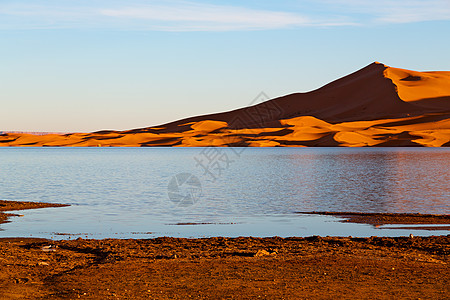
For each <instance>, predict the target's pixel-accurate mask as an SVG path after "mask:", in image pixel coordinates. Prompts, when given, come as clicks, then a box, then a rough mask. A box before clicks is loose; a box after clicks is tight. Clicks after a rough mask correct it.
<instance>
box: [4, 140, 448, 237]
mask: <svg viewBox="0 0 450 300" xmlns="http://www.w3.org/2000/svg"><path fill="white" fill-rule="evenodd" d="M449 170H450V149H445V148H438V149H431V148H427V149H421V148H233V149H231V148H226V149H224V148H0V199H4V200H19V201H43V202H54V203H67V204H71V205H72V206H70V207H67V208H49V209H39V210H29V211H22V212H20V213H21V214H23V215H25V216H24V217H23V218H13V219H12V221H13V222H12V223H7V224H2V225H0V229H1V230H2V231H0V237H7V236H8V237H9V236H30V235H31V236H33V237H53V238H68V237H77V236H82V237H85V236H88V237H90V238H105V237H120V238H142V237H156V236H182V237H203V236H241V235H242V236H246V235H247V236H248V235H252V236H273V235H278V236H309V235H314V234H318V235H359V236H371V235H378V236H382V235H385V236H389V235H408V234H409V233H411V232H412V233H413V234H415V235H427V234H448V233H449V232H448V231H434V232H429V231H419V230H413V231H408V230H390V229H376V228H373V227H372V226H369V225H358V224H344V223H339V222H336V219H335V218H332V217H323V216H310V215H308V216H307V215H302V214H298V213H297V212H304V211H361V212H411V213H440V214H441V213H445V214H449V213H450V185H449V184H448V183H449V181H450V171H449ZM179 174H181V175H179ZM180 223H188V224H184V225H180ZM191 223H195V224H198V225H191ZM61 234H71V236H68V235H61Z"/></svg>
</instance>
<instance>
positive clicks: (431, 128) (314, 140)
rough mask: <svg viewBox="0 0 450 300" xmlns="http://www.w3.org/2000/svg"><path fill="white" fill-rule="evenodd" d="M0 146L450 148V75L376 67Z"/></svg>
mask: <svg viewBox="0 0 450 300" xmlns="http://www.w3.org/2000/svg"><path fill="white" fill-rule="evenodd" d="M0 146H76V147H98V146H102V147H105V146H112V147H116V146H121V147H122V146H129V147H151V146H168V147H170V146H177V147H180V146H181V147H191V146H243V147H246V146H250V147H274V146H347V147H363V146H427V147H441V146H450V72H416V71H410V70H405V69H398V68H392V67H389V66H386V65H384V64H381V63H378V62H375V63H372V64H370V65H368V66H367V67H365V68H363V69H361V70H359V71H357V72H355V73H352V74H350V75H347V76H345V77H343V78H341V79H338V80H336V81H334V82H331V83H329V84H327V85H325V86H323V87H321V88H319V89H317V90H314V91H311V92H308V93H297V94H291V95H288V96H284V97H280V98H275V99H272V100H269V101H266V102H263V103H260V104H257V105H254V106H250V107H246V108H242V109H237V110H234V111H229V112H224V113H217V114H211V115H203V116H197V117H191V118H187V119H183V120H179V121H176V122H171V123H168V124H164V125H161V126H157V127H148V128H140V129H133V130H126V131H99V132H94V133H72V134H64V135H61V134H48V135H42V136H38V135H33V134H21V133H7V134H2V135H0Z"/></svg>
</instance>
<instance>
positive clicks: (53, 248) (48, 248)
mask: <svg viewBox="0 0 450 300" xmlns="http://www.w3.org/2000/svg"><path fill="white" fill-rule="evenodd" d="M56 248H57V246H55V245H49V246H43V247H42V248H41V250H42V251H44V252H53V251H56Z"/></svg>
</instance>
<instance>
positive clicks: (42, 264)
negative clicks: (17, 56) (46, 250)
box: [38, 261, 48, 266]
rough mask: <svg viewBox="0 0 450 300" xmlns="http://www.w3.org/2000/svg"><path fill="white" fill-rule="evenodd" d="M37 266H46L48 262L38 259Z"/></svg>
mask: <svg viewBox="0 0 450 300" xmlns="http://www.w3.org/2000/svg"><path fill="white" fill-rule="evenodd" d="M38 266H48V263H46V262H45V261H40V262H38Z"/></svg>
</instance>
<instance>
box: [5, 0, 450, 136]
mask: <svg viewBox="0 0 450 300" xmlns="http://www.w3.org/2000/svg"><path fill="white" fill-rule="evenodd" d="M449 33H450V1H449V0H409V1H398V0H394V1H392V0H378V1H373V0H348V1H344V0H335V1H331V0H315V1H312V0H311V1H310V0H306V1H303V0H298V1H294V0H291V1H282V0H281V1H273V0H272V1H266V0H259V1H256V0H254V1H248V0H241V1H226V2H225V1H212V0H209V1H208V0H202V1H197V0H193V1H170V0H169V1H151V0H128V1H118V0H40V1H33V0H0V62H1V64H0V131H46V132H91V131H97V130H103V129H114V130H126V129H132V128H140V127H149V126H156V125H160V124H164V123H167V122H170V121H174V120H178V119H181V118H185V117H190V116H194V115H202V114H207V113H214V112H221V111H227V110H231V109H236V108H240V107H244V106H247V105H248V104H250V103H251V102H252V101H253V99H254V98H255V97H256V96H257V95H258V94H259V93H260V92H265V93H266V94H267V95H268V96H269V97H271V98H275V97H279V96H282V95H286V94H290V93H295V92H306V91H310V90H314V89H317V88H319V87H320V86H323V85H325V84H327V83H329V82H330V81H332V80H335V79H337V78H340V77H342V76H345V75H347V74H349V73H352V72H354V71H357V70H358V69H361V68H363V67H364V66H366V65H368V64H370V63H372V62H374V61H379V62H382V63H385V64H387V65H389V66H393V67H400V68H406V69H412V70H418V71H429V70H449V71H450V56H449V53H450V38H448V36H449Z"/></svg>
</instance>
